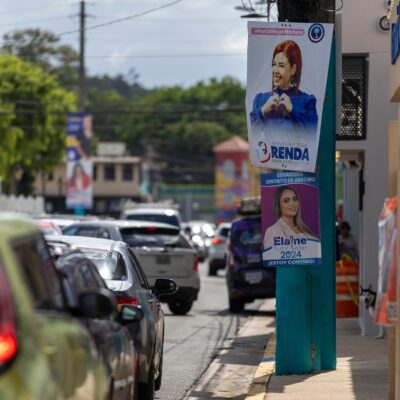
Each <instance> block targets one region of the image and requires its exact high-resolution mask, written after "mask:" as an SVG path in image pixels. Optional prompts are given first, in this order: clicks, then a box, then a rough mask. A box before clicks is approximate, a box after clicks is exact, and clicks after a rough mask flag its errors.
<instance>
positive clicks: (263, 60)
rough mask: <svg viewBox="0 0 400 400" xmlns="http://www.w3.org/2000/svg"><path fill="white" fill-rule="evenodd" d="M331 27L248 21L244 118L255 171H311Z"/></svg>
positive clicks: (318, 126) (317, 141)
mask: <svg viewBox="0 0 400 400" xmlns="http://www.w3.org/2000/svg"><path fill="white" fill-rule="evenodd" d="M332 31H333V25H332V24H320V23H315V24H308V23H307V24H306V23H282V22H249V23H248V52H247V89H246V115H247V129H248V138H249V145H250V159H251V161H252V164H253V165H254V166H256V167H265V168H271V169H277V170H291V171H304V172H314V171H315V163H316V159H317V153H318V144H319V137H320V130H321V120H322V110H323V105H324V98H325V90H326V82H327V75H328V67H329V58H330V51H331V43H332Z"/></svg>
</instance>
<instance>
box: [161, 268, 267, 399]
mask: <svg viewBox="0 0 400 400" xmlns="http://www.w3.org/2000/svg"><path fill="white" fill-rule="evenodd" d="M219 273H220V274H221V275H219V276H216V277H209V276H207V261H206V262H205V263H201V264H200V275H201V289H200V294H199V298H198V300H197V301H196V302H195V303H194V305H193V308H192V310H191V311H190V312H189V314H187V315H186V316H175V315H173V314H171V313H170V311H169V309H168V307H167V306H165V305H163V310H164V312H165V320H166V332H165V342H164V367H163V382H162V386H161V390H160V391H158V392H156V399H159V400H181V399H183V398H184V397H185V394H186V392H187V391H188V390H189V389H190V387H191V386H192V385H193V384H194V383H195V382H196V381H197V380H198V379H199V378H200V376H201V374H202V373H203V372H204V371H205V370H206V369H207V367H208V366H209V365H210V363H211V362H212V360H213V359H214V358H215V357H216V356H217V355H218V354H219V353H220V352H221V351H222V350H223V349H224V345H225V346H226V342H225V341H226V340H228V339H232V338H234V337H235V335H236V333H237V332H238V330H239V328H240V327H241V326H243V324H244V323H245V322H246V320H247V318H249V316H250V315H251V314H231V313H229V311H228V294H227V289H226V283H225V277H224V276H223V273H222V271H220V272H219ZM259 305H260V301H256V302H254V303H251V304H249V305H246V310H247V309H248V310H251V309H254V310H256V309H257V308H258V307H259Z"/></svg>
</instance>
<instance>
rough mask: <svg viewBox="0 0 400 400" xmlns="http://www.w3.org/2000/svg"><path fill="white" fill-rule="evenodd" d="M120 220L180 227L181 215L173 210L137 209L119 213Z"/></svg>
mask: <svg viewBox="0 0 400 400" xmlns="http://www.w3.org/2000/svg"><path fill="white" fill-rule="evenodd" d="M121 219H127V220H132V221H150V222H161V223H163V224H169V225H175V226H177V227H178V228H180V227H181V222H182V219H181V215H180V213H179V211H178V210H176V209H174V208H158V207H157V208H152V207H137V208H132V209H130V210H125V211H123V212H122V213H121Z"/></svg>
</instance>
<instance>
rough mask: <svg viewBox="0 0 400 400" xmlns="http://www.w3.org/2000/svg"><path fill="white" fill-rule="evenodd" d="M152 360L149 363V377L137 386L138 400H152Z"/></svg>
mask: <svg viewBox="0 0 400 400" xmlns="http://www.w3.org/2000/svg"><path fill="white" fill-rule="evenodd" d="M154 391H155V388H154V360H153V361H152V362H151V365H150V371H149V377H148V379H147V382H146V383H139V385H138V399H140V400H154Z"/></svg>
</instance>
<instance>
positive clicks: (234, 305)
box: [229, 298, 244, 313]
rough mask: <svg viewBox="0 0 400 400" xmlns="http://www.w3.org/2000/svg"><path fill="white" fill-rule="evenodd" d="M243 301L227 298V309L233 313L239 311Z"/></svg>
mask: <svg viewBox="0 0 400 400" xmlns="http://www.w3.org/2000/svg"><path fill="white" fill-rule="evenodd" d="M243 308H244V303H243V301H242V300H239V299H232V298H229V311H230V312H233V313H240V312H242V311H243Z"/></svg>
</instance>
